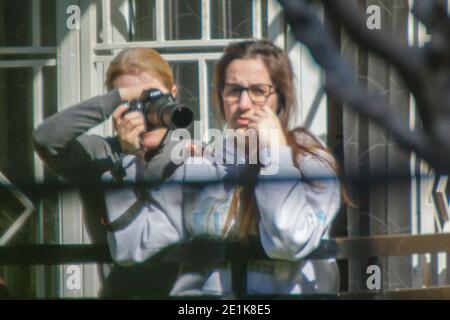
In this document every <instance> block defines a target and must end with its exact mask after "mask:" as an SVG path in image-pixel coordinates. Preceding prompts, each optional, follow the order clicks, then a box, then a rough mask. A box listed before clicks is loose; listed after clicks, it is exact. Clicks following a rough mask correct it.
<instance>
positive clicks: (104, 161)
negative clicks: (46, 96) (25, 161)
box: [33, 90, 122, 179]
mask: <svg viewBox="0 0 450 320" xmlns="http://www.w3.org/2000/svg"><path fill="white" fill-rule="evenodd" d="M121 102H122V101H121V98H120V95H119V92H118V90H113V91H110V92H109V93H107V94H105V95H101V96H96V97H93V98H91V99H89V100H86V101H84V102H82V103H79V104H77V105H74V106H72V107H70V108H68V109H66V110H63V111H61V112H58V113H57V114H54V115H52V116H51V117H49V118H48V119H46V120H45V121H44V123H42V124H41V125H40V126H39V127H38V128H37V129H36V130H35V131H34V132H33V144H34V147H35V150H36V152H37V153H38V154H39V156H40V157H41V158H42V160H43V161H44V162H45V163H46V165H47V166H48V167H50V168H51V169H52V170H53V171H55V172H56V173H58V174H59V175H62V176H64V177H67V178H72V179H85V178H88V179H98V178H99V177H100V175H101V174H102V173H103V172H105V171H107V170H109V169H110V168H111V167H112V165H113V164H114V161H115V160H117V156H118V153H119V152H120V144H119V142H118V140H117V138H116V137H111V138H103V137H101V136H98V135H87V134H85V133H86V132H87V131H88V130H89V129H91V128H93V127H95V126H96V125H98V124H100V123H102V122H103V121H105V120H106V119H108V117H109V116H110V115H111V114H112V112H113V111H114V110H115V108H116V107H117V106H118V105H120V104H121Z"/></svg>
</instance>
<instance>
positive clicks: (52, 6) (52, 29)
mask: <svg viewBox="0 0 450 320" xmlns="http://www.w3.org/2000/svg"><path fill="white" fill-rule="evenodd" d="M55 1H56V0H41V24H42V29H41V45H42V46H55V45H56V2H55Z"/></svg>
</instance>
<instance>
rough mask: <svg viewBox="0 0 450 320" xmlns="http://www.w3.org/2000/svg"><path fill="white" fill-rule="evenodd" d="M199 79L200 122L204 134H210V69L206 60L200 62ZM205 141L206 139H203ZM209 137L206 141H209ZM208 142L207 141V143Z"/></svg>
mask: <svg viewBox="0 0 450 320" xmlns="http://www.w3.org/2000/svg"><path fill="white" fill-rule="evenodd" d="M198 77H199V81H200V84H199V102H200V120H201V125H202V134H205V132H208V128H209V115H208V114H209V110H208V109H209V108H208V106H209V101H208V100H209V99H208V69H207V66H206V61H205V59H199V60H198ZM201 138H202V139H204V137H201ZM209 138H210V137H209V136H208V137H206V139H208V140H209ZM205 142H207V141H205Z"/></svg>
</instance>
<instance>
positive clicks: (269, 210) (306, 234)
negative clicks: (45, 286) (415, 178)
mask: <svg viewBox="0 0 450 320" xmlns="http://www.w3.org/2000/svg"><path fill="white" fill-rule="evenodd" d="M226 145H228V142H226ZM228 151H229V149H228V148H227V149H226V152H228ZM272 152H274V151H273V150H272ZM278 152H279V157H272V161H271V163H270V165H273V166H276V167H278V168H279V170H278V172H277V173H276V174H275V175H273V174H272V175H267V176H265V175H264V170H266V169H264V168H263V169H262V170H261V174H260V175H259V177H258V183H257V185H256V187H255V195H256V202H257V205H258V208H259V212H260V218H261V219H260V222H259V236H260V240H261V244H262V246H263V248H264V250H265V252H266V254H267V255H268V256H269V257H270V258H274V259H277V260H274V261H270V260H269V261H253V262H250V263H249V264H248V267H247V269H248V274H247V293H248V294H289V293H336V292H337V291H338V289H339V272H338V268H337V265H336V262H335V261H334V259H325V260H309V261H302V260H301V259H302V258H303V257H305V256H307V255H308V254H310V253H311V252H312V251H313V250H314V249H316V248H317V247H318V246H319V244H320V241H321V240H322V239H327V238H328V233H329V228H330V225H331V222H332V220H333V219H334V217H335V215H336V213H337V212H338V209H339V207H340V188H339V182H338V181H337V179H335V173H334V172H333V170H332V169H331V168H330V167H329V165H328V164H327V163H326V162H324V161H322V160H320V159H319V158H317V157H314V156H312V155H308V156H305V157H302V159H298V163H297V166H295V165H294V163H293V161H292V150H291V148H290V147H288V146H282V147H280V148H279V150H278ZM323 156H326V155H325V154H324V155H323ZM135 160H136V158H134V157H132V156H129V157H126V158H125V159H124V162H125V163H124V164H125V166H124V167H125V168H126V172H127V177H126V179H129V180H130V181H134V180H135V179H136V176H139V174H136V172H139V170H140V169H139V168H140V166H141V165H142V164H139V163H140V161H139V160H137V161H135ZM133 161H134V162H133ZM127 162H128V166H127ZM242 168H243V166H242V165H230V164H212V163H203V164H184V165H182V166H180V167H179V168H178V169H177V170H176V171H175V172H174V174H173V175H172V176H171V177H170V178H169V179H168V181H167V182H169V183H167V184H164V185H161V186H160V187H158V188H152V189H151V190H149V191H148V193H149V194H148V196H149V199H150V200H149V201H147V202H146V203H145V205H144V206H143V207H142V209H141V210H140V213H139V215H138V216H137V218H136V219H135V220H134V221H133V222H131V223H130V224H129V225H128V226H127V227H126V228H124V229H122V230H119V231H116V232H110V233H109V234H108V242H109V245H110V250H111V254H112V257H113V259H114V260H115V262H116V263H118V264H121V265H131V264H134V263H138V262H142V261H145V260H146V259H148V258H150V257H151V256H152V255H154V254H155V253H157V252H159V251H160V250H162V249H163V248H165V247H166V246H168V245H170V244H173V243H176V242H180V241H185V240H187V239H189V238H190V237H192V236H199V235H209V236H212V237H220V236H221V235H222V230H223V228H224V225H225V221H226V216H227V213H228V209H229V206H230V202H231V197H232V194H233V191H234V188H235V186H234V185H233V184H231V183H228V182H227V181H230V180H233V179H234V178H236V177H237V176H238V175H239V172H240V170H241V169H242ZM136 169H137V170H136ZM269 171H270V172H273V171H272V170H269ZM106 178H107V179H108V177H106ZM230 178H231V179H230ZM286 178H287V179H286ZM302 178H310V179H311V178H322V179H320V180H319V181H315V182H314V183H313V184H311V183H306V182H305V181H303V179H302ZM228 179H230V180H228ZM208 180H211V181H216V180H219V181H223V182H222V183H213V184H205V186H204V187H202V188H200V189H199V190H198V192H197V193H196V194H195V197H194V199H193V200H190V201H187V200H186V199H184V198H183V197H186V192H183V187H182V186H181V185H180V184H178V183H176V182H180V181H183V182H189V181H208ZM135 200H136V195H135V193H134V192H133V190H132V189H131V188H130V189H128V190H124V191H116V192H110V193H109V194H107V195H106V203H107V209H108V215H109V219H110V221H114V220H115V219H116V218H117V217H118V216H120V215H121V214H122V213H123V212H124V211H125V210H126V209H127V208H128V207H129V206H130V205H131V204H132V203H133V202H134V201H135ZM230 278H231V277H230V270H229V268H228V267H227V266H223V267H218V268H215V269H211V270H207V271H206V272H204V273H203V274H193V273H187V274H183V275H181V276H180V278H179V279H178V281H177V282H176V284H175V285H174V288H173V290H172V294H173V295H183V294H197V293H198V294H227V293H229V292H230V291H231V281H230Z"/></svg>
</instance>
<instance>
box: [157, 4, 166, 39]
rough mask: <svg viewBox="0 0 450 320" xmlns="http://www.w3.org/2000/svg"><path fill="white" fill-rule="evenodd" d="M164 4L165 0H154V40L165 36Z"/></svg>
mask: <svg viewBox="0 0 450 320" xmlns="http://www.w3.org/2000/svg"><path fill="white" fill-rule="evenodd" d="M164 5H165V0H156V1H155V7H156V41H164V40H165V38H166V36H165V24H164V17H165V14H164Z"/></svg>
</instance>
